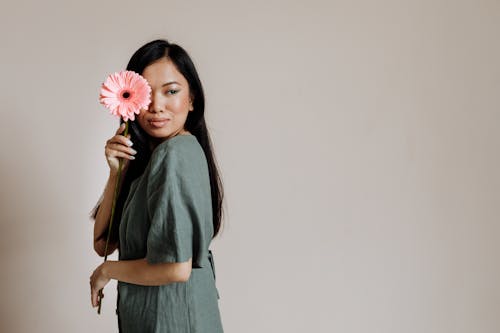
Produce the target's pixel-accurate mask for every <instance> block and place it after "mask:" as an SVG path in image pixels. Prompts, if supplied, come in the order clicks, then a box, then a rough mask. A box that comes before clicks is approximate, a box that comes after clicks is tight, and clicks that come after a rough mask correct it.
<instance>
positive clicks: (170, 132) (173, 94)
mask: <svg viewBox="0 0 500 333" xmlns="http://www.w3.org/2000/svg"><path fill="white" fill-rule="evenodd" d="M142 76H143V77H144V78H145V79H146V80H147V81H148V83H149V85H150V86H151V104H150V105H149V109H148V110H145V109H143V110H141V112H140V114H139V115H138V116H137V119H138V122H139V125H140V126H141V127H142V129H144V131H146V133H148V134H149V135H150V136H151V137H153V138H156V139H158V140H159V141H164V140H166V139H168V138H171V137H174V136H176V135H177V134H183V133H185V132H186V130H185V129H184V124H185V123H186V118H187V115H188V112H190V111H192V110H193V104H192V100H191V98H190V91H189V85H188V82H187V80H186V79H185V78H184V76H183V75H182V74H181V73H180V72H179V71H178V70H177V68H176V67H175V65H174V64H173V62H172V61H171V60H170V59H168V58H162V59H160V60H158V61H156V62H154V63H152V64H151V65H149V66H147V67H146V68H145V69H144V71H143V72H142Z"/></svg>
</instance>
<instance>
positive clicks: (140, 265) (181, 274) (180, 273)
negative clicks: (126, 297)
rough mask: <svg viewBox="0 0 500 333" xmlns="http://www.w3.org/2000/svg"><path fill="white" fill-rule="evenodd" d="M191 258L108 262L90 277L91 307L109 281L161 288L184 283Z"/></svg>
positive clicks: (95, 304) (188, 271)
mask: <svg viewBox="0 0 500 333" xmlns="http://www.w3.org/2000/svg"><path fill="white" fill-rule="evenodd" d="M191 265H192V258H189V260H188V261H186V262H181V263H176V262H175V263H172V262H166V263H160V264H150V263H148V261H147V260H146V258H143V259H136V260H118V261H112V260H108V261H105V262H103V263H102V264H101V265H100V266H99V267H97V268H96V269H95V271H94V272H93V273H92V276H91V277H90V289H91V300H92V306H93V307H96V306H97V305H98V303H97V293H98V291H99V290H100V289H102V288H104V286H105V285H106V284H107V283H108V282H109V280H110V279H115V280H118V281H123V282H128V283H133V284H139V285H143V286H161V285H164V284H169V283H173V282H186V281H187V280H189V277H190V275H191Z"/></svg>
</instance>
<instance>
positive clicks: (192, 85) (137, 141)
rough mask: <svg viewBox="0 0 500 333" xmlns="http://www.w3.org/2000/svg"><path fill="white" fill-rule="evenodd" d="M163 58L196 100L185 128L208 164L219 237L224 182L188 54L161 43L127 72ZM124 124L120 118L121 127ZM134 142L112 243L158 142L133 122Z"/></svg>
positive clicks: (143, 50)
mask: <svg viewBox="0 0 500 333" xmlns="http://www.w3.org/2000/svg"><path fill="white" fill-rule="evenodd" d="M162 58H168V59H169V60H171V61H172V62H173V63H174V65H175V66H176V68H177V70H178V71H179V72H180V73H181V74H182V75H183V76H184V77H185V78H186V80H187V82H188V84H189V90H190V93H191V97H192V98H193V108H194V109H193V111H191V112H188V116H187V119H186V122H185V125H184V128H185V129H186V130H187V131H189V132H191V134H193V135H194V136H195V137H196V139H197V140H198V142H199V143H200V145H201V147H202V148H203V151H204V152H205V157H206V159H207V163H208V171H209V176H210V188H211V195H212V216H213V225H214V234H213V237H215V236H216V235H217V234H218V233H219V229H220V227H221V224H222V213H223V212H222V202H223V198H224V191H223V187H222V180H221V177H220V175H219V171H218V167H217V163H216V160H215V156H214V151H213V148H212V142H211V139H210V135H209V133H208V129H207V126H206V123H205V96H204V93H203V87H202V84H201V81H200V78H199V77H198V73H197V71H196V68H195V66H194V64H193V62H192V60H191V58H190V57H189V55H188V53H187V52H186V51H185V50H184V49H183V48H182V47H181V46H179V45H177V44H174V43H169V42H168V41H167V40H165V39H157V40H154V41H151V42H149V43H146V44H144V45H143V46H141V47H140V48H139V49H138V50H137V51H136V52H135V53H134V54H133V55H132V57H131V58H130V61H129V63H128V65H127V70H131V71H134V72H136V73H139V74H142V72H143V71H144V69H145V68H146V67H147V66H148V65H150V64H152V63H153V62H155V61H157V60H160V59H162ZM123 122H124V121H123V119H121V118H120V124H122V123H123ZM129 134H130V139H131V140H132V141H133V142H134V149H135V150H136V151H137V154H135V159H134V160H129V162H128V163H129V164H128V167H127V170H126V172H125V175H124V176H123V179H122V181H121V186H120V190H119V194H118V198H117V200H116V206H115V212H114V216H113V224H112V226H111V229H112V230H111V235H110V242H113V243H116V242H118V241H119V235H118V230H119V224H120V220H121V216H122V211H123V205H124V203H125V200H126V199H127V196H128V193H129V190H130V184H131V183H132V181H133V180H134V179H136V178H137V177H139V176H140V175H142V173H143V172H144V170H145V168H146V166H147V164H148V162H149V159H150V158H151V153H152V151H151V147H152V145H151V142H152V141H154V139H153V138H152V137H150V136H149V134H147V133H146V132H145V131H144V130H143V129H142V128H141V126H140V125H139V123H138V122H137V118H136V120H134V121H131V120H129ZM102 199H103V197H102V196H101V198H100V199H99V200H98V202H97V204H96V206H95V207H94V209H92V211H91V213H90V214H91V215H90V216H91V218H92V219H93V220H95V219H96V216H97V211H98V209H99V207H100V205H101V202H102ZM107 235H108V228H106V229H105V231H104V232H103V233H102V234H101V235H100V236H98V237H97V239H106V237H107Z"/></svg>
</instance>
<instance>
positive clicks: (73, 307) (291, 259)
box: [0, 0, 500, 333]
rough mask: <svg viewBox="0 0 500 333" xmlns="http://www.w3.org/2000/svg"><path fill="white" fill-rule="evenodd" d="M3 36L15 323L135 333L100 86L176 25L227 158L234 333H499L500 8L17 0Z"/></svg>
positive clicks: (2, 213) (2, 12)
mask: <svg viewBox="0 0 500 333" xmlns="http://www.w3.org/2000/svg"><path fill="white" fill-rule="evenodd" d="M0 31H1V32H0V34H1V41H0V44H1V53H0V59H1V61H0V74H1V75H0V80H1V81H0V82H1V86H0V101H1V106H0V109H1V130H0V139H1V147H2V148H1V152H2V157H1V164H0V171H1V173H0V182H1V207H0V209H1V210H0V219H1V229H0V241H1V243H0V258H1V266H0V276H1V287H0V288H1V289H0V295H1V298H2V300H1V309H0V310H1V313H0V316H1V317H0V331H2V332H9V333H16V332H76V333H78V332H116V331H117V323H116V315H115V306H116V281H112V282H111V283H110V284H108V285H107V286H106V289H105V294H106V297H105V298H104V301H103V309H102V314H101V315H100V316H99V315H97V313H96V309H94V308H92V307H91V305H90V290H89V277H90V274H91V272H92V271H93V270H94V268H95V267H97V266H98V265H99V264H100V263H101V261H102V258H100V257H98V256H97V255H96V254H95V253H94V251H93V249H92V230H93V225H92V221H91V220H90V219H89V216H88V215H89V212H90V210H91V208H92V207H93V206H94V204H95V203H96V201H97V199H98V198H99V196H100V195H101V193H102V191H103V189H104V185H105V182H106V179H107V175H108V166H107V163H106V160H105V158H104V145H105V141H106V140H107V139H108V138H110V137H111V136H112V135H113V134H114V132H115V130H116V128H117V127H118V120H117V118H115V117H113V116H112V115H110V114H109V112H108V111H107V110H105V109H104V108H103V107H102V106H101V105H99V103H98V92H99V87H100V85H101V83H102V82H103V81H104V79H105V77H106V76H107V75H108V74H109V73H111V72H114V71H118V70H121V69H124V68H125V66H126V64H127V62H128V60H129V58H130V56H131V55H132V53H133V52H134V51H135V50H136V49H137V48H139V47H140V46H141V45H143V44H144V43H146V42H148V41H150V40H152V39H156V38H166V39H168V40H169V41H171V42H174V43H179V44H180V45H181V46H183V47H184V48H185V49H186V50H187V51H188V52H189V54H190V55H191V56H192V58H193V61H194V62H195V65H196V67H197V69H198V72H199V75H200V77H201V80H202V83H203V86H204V89H205V93H206V118H207V122H208V124H209V130H210V131H211V135H212V138H213V141H214V146H215V152H216V157H217V160H218V163H219V166H220V169H221V172H222V178H223V183H224V189H225V200H226V201H225V206H224V207H225V209H226V211H225V213H226V214H225V220H224V228H223V231H222V233H221V234H220V236H218V237H217V238H216V239H215V240H214V241H213V242H212V244H211V249H212V250H213V252H214V259H215V267H216V275H217V280H216V283H217V288H218V290H219V293H220V300H219V302H220V303H219V304H220V309H221V315H222V320H223V324H224V328H225V332H238V333H246V332H252V333H253V332H342V333H351V332H352V333H354V332H356V333H361V332H363V333H364V332H370V333H378V332H380V333H401V332H405V333H413V332H414V333H422V332H425V333H443V332H447V333H448V332H449V333H462V332H463V333H465V332H474V333H476V332H477V333H497V332H500V285H499V281H500V267H499V264H500V218H499V213H500V176H499V170H500V156H499V151H500V150H499V148H500V130H499V124H500V123H499V122H500V43H499V40H500V39H499V35H500V3H499V2H498V1H496V0H490V1H487V0H457V1H445V0H432V1H431V0H422V1H416V0H415V1H408V0H406V1H405V0H403V1H396V0H382V1H369V0H364V1H363V0H355V1H352V0H351V1H347V0H345V1H272V0H266V1H261V0H256V1H245V2H243V1H241V2H240V1H143V2H140V1H133V2H132V1H123V0H121V1H95V0H89V1H78V2H76V1H50V0H48V1H34V0H31V1H26V0H20V1H2V3H1V5H0ZM110 259H111V260H115V259H116V255H113V256H112V257H111V258H110Z"/></svg>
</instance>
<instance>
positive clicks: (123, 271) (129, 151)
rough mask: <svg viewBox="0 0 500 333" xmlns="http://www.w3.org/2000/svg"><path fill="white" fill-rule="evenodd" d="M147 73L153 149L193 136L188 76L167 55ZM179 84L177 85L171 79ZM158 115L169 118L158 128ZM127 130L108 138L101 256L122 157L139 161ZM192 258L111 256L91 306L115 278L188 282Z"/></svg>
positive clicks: (146, 117)
mask: <svg viewBox="0 0 500 333" xmlns="http://www.w3.org/2000/svg"><path fill="white" fill-rule="evenodd" d="M142 76H143V77H144V78H145V79H146V80H147V81H148V83H149V84H150V86H151V89H152V92H151V104H150V105H149V108H148V109H147V110H146V109H143V110H141V112H140V114H139V115H137V116H136V117H137V122H138V123H139V125H140V126H141V128H142V129H144V131H145V132H146V133H148V134H149V135H150V137H151V139H152V143H151V149H154V148H155V147H156V146H157V145H158V144H159V143H161V142H163V141H164V140H167V139H169V138H172V137H174V136H176V135H187V134H190V133H189V131H187V130H186V129H185V128H184V125H185V122H186V119H187V115H188V113H189V112H191V111H193V104H192V102H193V99H192V96H191V93H190V90H189V85H188V82H187V80H186V79H185V78H184V76H183V75H182V74H181V73H180V72H179V71H178V70H177V68H176V67H175V65H174V64H173V63H172V62H171V61H170V60H169V59H167V58H162V59H160V60H158V61H156V62H154V63H152V64H150V65H149V66H147V67H146V68H145V69H144V71H143V73H142ZM171 82H176V83H171ZM155 119H168V121H167V122H166V123H165V124H163V125H162V126H159V124H158V123H156V124H157V125H156V126H155V125H154V123H151V121H152V120H155ZM124 130H125V124H122V125H121V126H120V127H119V128H118V130H117V131H116V133H115V135H114V136H113V137H112V138H111V139H109V140H108V141H107V142H106V146H105V150H104V151H105V156H106V161H107V162H108V165H109V168H110V174H109V178H108V182H107V184H106V188H105V190H104V196H103V201H102V202H101V206H100V208H99V210H98V212H97V216H96V222H95V224H94V250H95V251H96V252H97V254H99V256H102V257H103V256H104V255H105V253H104V250H105V245H106V240H105V239H101V240H97V237H98V236H99V235H101V234H102V233H103V232H104V230H105V229H107V228H108V223H109V219H110V216H111V206H112V200H113V195H114V187H115V185H116V182H117V181H118V168H119V158H122V159H123V161H124V165H123V166H122V167H123V168H124V169H126V168H127V166H128V161H129V160H131V159H134V155H135V154H136V151H135V150H134V149H133V148H132V147H131V146H132V145H133V143H132V142H131V141H130V139H129V138H130V134H129V135H128V136H127V137H125V136H123V135H122V134H121V133H123V131H124ZM117 247H118V244H117V243H115V244H109V245H108V254H111V253H113V252H114V251H115V250H116V248H117ZM191 265H192V258H189V260H188V261H186V262H180V263H160V264H150V263H148V262H147V261H146V259H145V258H142V259H137V260H118V261H111V260H107V261H105V262H104V263H102V264H101V265H99V266H98V267H97V268H96V269H95V270H94V271H93V273H92V275H91V276H90V293H91V304H92V306H93V307H97V306H98V302H97V295H98V291H99V290H100V289H102V288H104V287H105V286H106V285H107V284H108V282H109V281H110V280H111V279H115V280H118V281H123V282H128V283H134V284H140V285H146V286H158V285H163V284H168V283H173V282H186V281H187V280H189V277H190V275H191Z"/></svg>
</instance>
